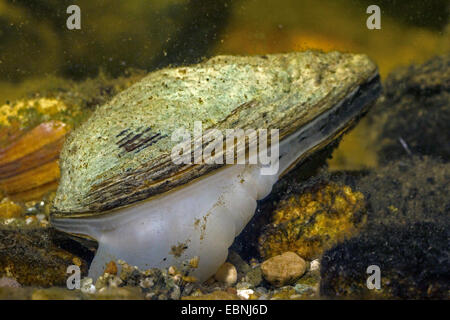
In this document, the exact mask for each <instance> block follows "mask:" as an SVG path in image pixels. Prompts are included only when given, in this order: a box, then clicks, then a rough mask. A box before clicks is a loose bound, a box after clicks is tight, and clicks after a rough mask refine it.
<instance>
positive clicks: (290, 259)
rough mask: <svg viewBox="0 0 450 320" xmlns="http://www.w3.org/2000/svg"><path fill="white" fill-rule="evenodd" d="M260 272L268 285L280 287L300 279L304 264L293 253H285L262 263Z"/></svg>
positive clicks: (304, 267) (303, 261) (304, 269)
mask: <svg viewBox="0 0 450 320" xmlns="http://www.w3.org/2000/svg"><path fill="white" fill-rule="evenodd" d="M261 271H262V274H263V276H264V278H265V279H266V280H267V281H268V282H269V283H270V284H272V285H274V286H276V287H281V286H284V285H287V284H291V283H294V282H295V280H297V279H298V278H300V277H301V276H302V275H303V274H304V273H305V271H306V262H305V260H303V259H302V258H300V257H299V256H298V255H297V254H295V253H294V252H285V253H283V254H281V255H279V256H275V257H272V258H270V259H268V260H266V261H264V262H263V263H262V264H261Z"/></svg>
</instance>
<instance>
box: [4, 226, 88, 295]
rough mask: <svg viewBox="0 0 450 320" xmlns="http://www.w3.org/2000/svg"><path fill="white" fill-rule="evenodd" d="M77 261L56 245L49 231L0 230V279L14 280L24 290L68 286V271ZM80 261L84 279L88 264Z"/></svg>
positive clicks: (27, 229) (30, 229) (40, 229)
mask: <svg viewBox="0 0 450 320" xmlns="http://www.w3.org/2000/svg"><path fill="white" fill-rule="evenodd" d="M75 258H77V256H76V255H74V254H73V253H70V252H68V251H66V250H63V249H61V248H60V247H58V246H57V245H55V243H54V242H53V241H52V233H51V232H50V230H49V228H34V227H33V228H23V229H19V230H16V229H9V228H4V227H0V277H2V276H7V277H13V278H15V279H16V280H17V281H18V282H19V283H21V284H22V285H23V286H39V287H49V286H52V285H60V286H66V281H67V277H68V274H67V267H68V266H70V265H73V264H74V262H73V260H74V259H75ZM78 258H79V257H78ZM80 261H81V265H80V270H81V273H82V275H83V274H86V273H87V262H86V261H85V260H83V259H80Z"/></svg>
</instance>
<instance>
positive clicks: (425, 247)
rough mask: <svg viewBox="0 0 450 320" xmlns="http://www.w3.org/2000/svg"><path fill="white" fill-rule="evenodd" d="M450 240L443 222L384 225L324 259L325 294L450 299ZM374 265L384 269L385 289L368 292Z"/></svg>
mask: <svg viewBox="0 0 450 320" xmlns="http://www.w3.org/2000/svg"><path fill="white" fill-rule="evenodd" d="M448 239H449V229H448V226H444V225H443V224H441V223H432V222H417V223H414V224H412V225H402V224H389V225H387V224H386V225H384V224H380V225H378V226H377V227H374V228H372V229H370V230H368V231H366V232H362V233H361V234H360V235H359V236H358V237H356V238H352V239H349V240H347V241H345V242H343V243H341V244H339V245H337V246H336V247H334V248H333V249H331V250H329V251H327V252H326V253H325V254H324V256H323V259H322V265H321V277H322V280H321V282H320V295H321V296H325V297H329V298H334V297H342V298H357V299H363V298H371V299H439V300H448V299H450V281H449V272H448ZM370 265H377V266H378V267H379V268H380V271H381V277H380V285H381V288H380V289H374V290H368V288H367V282H366V281H367V278H368V277H369V274H367V273H366V268H367V267H368V266H370ZM372 274H373V273H372Z"/></svg>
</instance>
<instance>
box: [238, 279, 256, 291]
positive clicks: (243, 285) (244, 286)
mask: <svg viewBox="0 0 450 320" xmlns="http://www.w3.org/2000/svg"><path fill="white" fill-rule="evenodd" d="M252 287H253V286H252V284H251V283H248V282H245V281H242V282H239V283H238V284H236V289H238V290H239V289H250V288H252Z"/></svg>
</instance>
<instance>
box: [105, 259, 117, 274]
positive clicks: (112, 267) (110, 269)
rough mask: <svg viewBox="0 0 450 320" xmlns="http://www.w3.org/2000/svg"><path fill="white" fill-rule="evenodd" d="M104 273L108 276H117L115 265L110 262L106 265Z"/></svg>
mask: <svg viewBox="0 0 450 320" xmlns="http://www.w3.org/2000/svg"><path fill="white" fill-rule="evenodd" d="M104 273H109V274H113V275H116V274H117V265H116V263H115V262H114V261H110V262H109V263H108V264H107V265H106V269H105V272H104Z"/></svg>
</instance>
